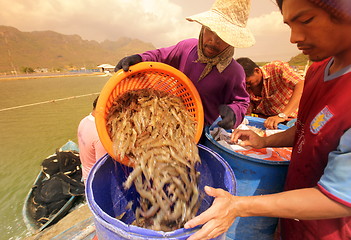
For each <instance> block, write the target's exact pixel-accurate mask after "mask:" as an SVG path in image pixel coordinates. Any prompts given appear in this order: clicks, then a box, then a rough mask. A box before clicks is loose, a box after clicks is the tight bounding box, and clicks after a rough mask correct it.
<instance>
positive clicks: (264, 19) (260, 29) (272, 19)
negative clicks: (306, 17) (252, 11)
mask: <svg viewBox="0 0 351 240" xmlns="http://www.w3.org/2000/svg"><path fill="white" fill-rule="evenodd" d="M248 26H249V28H250V29H251V30H252V32H253V33H254V34H255V36H261V35H269V34H276V33H281V34H289V32H290V30H289V27H288V26H287V25H285V24H284V23H283V17H282V14H281V13H280V12H278V11H273V12H271V13H269V14H264V15H261V16H259V17H255V18H250V19H249V21H248Z"/></svg>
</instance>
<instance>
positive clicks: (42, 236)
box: [25, 204, 96, 240]
mask: <svg viewBox="0 0 351 240" xmlns="http://www.w3.org/2000/svg"><path fill="white" fill-rule="evenodd" d="M93 220H94V219H93V214H92V213H91V211H90V209H89V207H88V205H87V204H82V205H80V206H78V207H77V208H76V209H74V210H73V211H72V212H70V213H69V214H67V215H66V216H65V217H64V218H62V219H61V220H60V221H59V222H57V223H56V224H54V225H52V226H50V227H48V228H47V229H44V230H43V231H41V232H39V233H36V234H34V235H32V236H30V237H27V238H25V240H46V239H47V240H49V239H55V240H67V239H77V240H78V239H81V240H92V239H94V237H95V235H96V234H95V225H94V221H93Z"/></svg>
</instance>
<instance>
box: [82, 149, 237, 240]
mask: <svg viewBox="0 0 351 240" xmlns="http://www.w3.org/2000/svg"><path fill="white" fill-rule="evenodd" d="M198 148H199V155H200V158H201V164H199V165H198V167H197V171H199V172H200V178H199V189H200V198H203V200H202V203H201V206H200V209H199V212H198V214H200V213H201V212H203V211H205V210H206V209H207V208H209V207H210V206H211V205H212V202H213V198H212V197H209V196H208V195H207V194H206V193H205V192H204V191H203V188H204V186H206V185H208V186H212V187H215V188H222V189H225V190H227V191H229V192H230V193H231V194H233V195H235V194H236V180H235V176H234V173H233V170H232V169H231V168H230V166H229V165H228V163H227V162H226V161H225V160H224V159H223V158H222V157H221V156H219V155H218V154H217V153H215V152H213V151H212V150H211V149H209V148H207V147H205V146H202V145H198ZM131 171H132V169H131V168H129V167H127V166H125V165H122V164H120V163H118V162H117V161H115V160H113V159H112V158H111V157H110V156H108V155H107V154H106V155H105V156H104V157H103V158H101V159H100V160H99V161H98V162H97V163H96V164H95V165H94V166H93V168H92V169H91V171H90V173H89V175H88V178H87V183H86V198H87V202H88V206H89V208H90V210H91V211H92V213H93V216H94V222H95V226H96V235H97V237H98V239H99V240H104V239H106V240H110V239H135V240H144V239H155V240H156V239H182V240H183V239H184V240H185V239H187V238H188V237H189V236H191V235H192V234H193V233H194V232H196V231H198V229H199V228H198V227H197V228H193V229H184V228H181V229H177V230H175V231H172V232H162V231H154V230H150V229H145V228H141V227H137V226H134V225H131V223H132V222H133V221H134V220H135V215H134V212H135V209H130V210H127V211H126V210H125V209H126V206H127V204H128V202H129V201H134V202H137V201H136V199H137V198H138V193H137V192H136V191H135V189H133V188H130V189H129V190H124V188H123V185H122V184H123V182H124V181H125V180H126V178H127V177H128V174H129V173H130V172H131ZM133 207H134V206H133ZM123 212H125V214H124V215H123V217H122V218H121V219H120V220H118V219H116V216H120V215H121V214H122V213H123ZM225 237H226V236H225V234H222V235H220V236H218V237H217V238H214V239H218V240H219V239H221V240H222V239H223V240H224V239H225Z"/></svg>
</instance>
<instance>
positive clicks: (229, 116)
mask: <svg viewBox="0 0 351 240" xmlns="http://www.w3.org/2000/svg"><path fill="white" fill-rule="evenodd" d="M218 110H219V115H221V118H222V121H219V122H218V126H220V127H221V128H224V129H232V128H233V127H234V124H235V123H236V117H235V114H234V112H233V110H232V109H231V108H230V107H228V106H227V105H224V104H223V105H220V106H219V109H218Z"/></svg>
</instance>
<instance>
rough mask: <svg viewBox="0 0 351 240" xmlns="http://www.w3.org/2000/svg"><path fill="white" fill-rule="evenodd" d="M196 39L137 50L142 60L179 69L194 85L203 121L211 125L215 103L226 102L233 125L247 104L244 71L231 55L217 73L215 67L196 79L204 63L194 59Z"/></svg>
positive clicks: (195, 55) (239, 120)
mask: <svg viewBox="0 0 351 240" xmlns="http://www.w3.org/2000/svg"><path fill="white" fill-rule="evenodd" d="M197 44H198V40H197V39H195V38H193V39H186V40H183V41H181V42H179V43H178V44H176V45H174V46H171V47H167V48H160V49H156V50H151V51H147V52H144V53H142V54H140V56H141V57H142V60H143V61H153V62H162V63H166V64H168V65H171V66H172V67H174V68H177V69H178V70H180V71H182V72H183V73H184V74H185V75H186V76H187V77H188V78H189V79H190V80H191V81H192V82H193V84H194V85H195V87H196V89H197V91H198V92H199V94H200V97H201V101H202V105H203V108H204V115H205V125H211V124H212V123H213V122H214V121H215V120H216V119H217V118H218V117H219V111H218V107H219V105H221V104H226V105H228V106H230V108H231V109H233V111H234V113H235V115H236V119H237V120H236V124H235V125H234V127H237V126H238V125H239V124H240V123H241V122H242V120H243V118H244V115H245V113H246V110H247V108H248V106H249V101H250V98H249V95H248V93H247V91H246V83H245V72H244V70H243V68H242V67H241V65H240V64H238V63H237V62H236V61H235V60H234V59H233V60H232V62H231V63H230V64H229V65H228V67H227V68H226V69H225V70H224V71H222V73H219V72H218V70H217V68H216V67H213V68H212V71H211V72H210V73H209V74H208V75H207V76H206V77H205V78H203V79H202V80H200V81H198V79H199V77H200V75H201V73H202V71H203V70H204V68H205V66H206V64H204V63H197V62H195V61H196V60H197V59H198V54H197Z"/></svg>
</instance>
